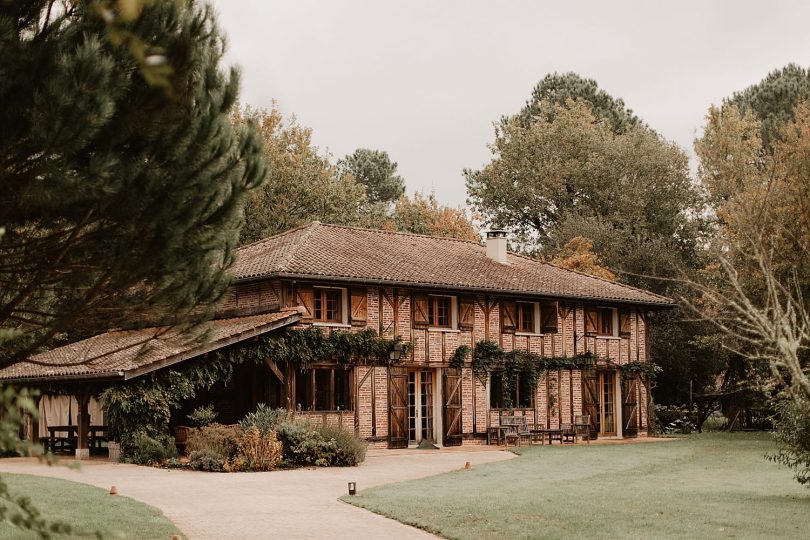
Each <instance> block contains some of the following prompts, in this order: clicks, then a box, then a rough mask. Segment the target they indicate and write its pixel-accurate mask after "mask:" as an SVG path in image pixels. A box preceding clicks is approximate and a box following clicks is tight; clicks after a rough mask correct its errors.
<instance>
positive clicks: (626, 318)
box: [619, 311, 630, 337]
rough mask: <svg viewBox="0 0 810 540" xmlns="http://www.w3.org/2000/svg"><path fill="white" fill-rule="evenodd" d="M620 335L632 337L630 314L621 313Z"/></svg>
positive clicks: (626, 312) (627, 312)
mask: <svg viewBox="0 0 810 540" xmlns="http://www.w3.org/2000/svg"><path fill="white" fill-rule="evenodd" d="M619 335H620V336H622V337H630V312H629V311H619Z"/></svg>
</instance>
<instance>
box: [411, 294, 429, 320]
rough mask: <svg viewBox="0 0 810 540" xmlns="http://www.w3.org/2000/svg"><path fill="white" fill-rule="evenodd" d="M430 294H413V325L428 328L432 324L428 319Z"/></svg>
mask: <svg viewBox="0 0 810 540" xmlns="http://www.w3.org/2000/svg"><path fill="white" fill-rule="evenodd" d="M429 307H430V305H429V304H428V295H426V294H421V293H415V294H414V295H413V310H412V311H413V327H414V328H427V327H428V325H429V324H430V321H429V319H428V309H429Z"/></svg>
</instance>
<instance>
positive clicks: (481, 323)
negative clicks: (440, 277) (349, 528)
mask: <svg viewBox="0 0 810 540" xmlns="http://www.w3.org/2000/svg"><path fill="white" fill-rule="evenodd" d="M284 287H285V285H284V284H278V283H277V284H276V286H275V287H273V286H270V285H269V284H267V285H266V286H257V285H256V284H250V286H241V285H240V286H237V287H236V288H235V290H234V291H233V292H232V294H231V295H229V297H228V300H227V302H226V305H228V306H234V307H243V306H252V305H255V304H256V303H261V302H270V301H278V299H279V298H283V299H285V300H286V298H287V297H286V295H285V294H284V290H285V289H284ZM474 300H475V301H474V324H473V327H472V329H469V330H464V331H439V330H431V329H423V328H413V327H412V324H411V318H412V309H411V293H410V291H408V290H405V289H397V288H393V287H367V322H366V327H368V328H372V329H374V330H375V331H377V332H380V333H381V334H382V335H385V336H387V337H394V336H395V335H399V336H401V337H402V338H403V339H404V340H405V341H407V342H409V343H410V344H411V354H410V356H409V357H408V358H406V359H404V362H405V364H406V365H410V366H414V367H422V368H433V367H446V366H447V362H448V361H449V359H450V357H451V356H452V354H453V353H454V351H455V350H456V348H457V347H458V346H459V345H467V346H473V345H474V344H475V343H477V342H478V341H481V340H483V339H490V340H493V341H496V342H498V343H500V344H501V346H502V347H503V348H504V349H505V350H507V351H509V350H513V349H514V350H529V351H532V352H534V353H536V354H540V355H543V356H547V357H550V356H573V355H574V354H577V353H584V352H587V351H590V352H593V353H595V354H597V355H598V356H609V357H610V358H612V359H613V360H614V361H615V362H617V363H619V364H624V363H627V362H631V361H635V360H637V359H638V360H645V359H646V358H647V352H646V351H647V347H646V343H645V340H646V324H645V320H644V317H643V315H639V314H638V313H637V311H636V310H633V311H632V314H631V320H630V335H629V336H628V337H622V338H602V337H593V336H588V337H585V305H584V304H583V303H581V302H567V301H560V303H559V318H558V332H557V333H556V334H550V335H516V334H513V333H502V332H501V331H500V330H501V321H500V303H499V302H498V299H497V298H493V297H485V296H476V297H475V299H474ZM361 328H362V327H361ZM357 329H359V328H357ZM370 371H371V372H372V373H371V374H369V372H370ZM367 374H369V375H368V376H366V375H367ZM355 381H356V382H357V387H356V396H355V398H356V399H355V407H356V413H353V414H355V417H354V418H353V420H352V421H353V425H354V426H355V427H356V429H357V431H358V433H359V434H360V435H361V436H362V437H365V438H368V439H373V440H374V441H375V444H382V445H384V441H381V439H384V438H385V437H387V435H388V374H387V368H385V367H376V368H371V367H366V366H360V367H357V368H355ZM361 381H362V384H361ZM434 385H435V386H436V387H437V388H439V389H440V388H441V381H440V380H439V378H438V376H437V377H436V378H435V379H434ZM646 398H647V396H646V390H645V391H643V392H642V396H641V399H640V400H639V406H640V408H641V411H642V416H643V420H642V426H646V425H647V419H646V413H647V411H646V406H647V404H646ZM372 401H373V404H374V406H373V411H372ZM617 402H618V400H617ZM462 411H463V412H462V429H463V434H464V437H465V440H470V439H471V438H472V437H475V436H477V437H479V438H480V437H484V436H485V435H486V431H487V427H488V426H489V425H492V424H495V423H497V422H498V417H499V416H500V415H501V414H503V413H502V411H497V410H490V407H489V393H488V385H487V384H486V382H481V381H479V380H477V379H476V378H475V377H474V376H473V374H472V371H471V370H470V369H465V370H463V372H462ZM372 413H373V414H372ZM344 414H346V413H344ZM516 414H520V415H525V416H526V417H527V420H528V421H529V422H530V425H535V423H536V425H538V426H539V427H545V426H549V427H557V426H559V424H560V423H566V422H571V421H572V420H573V417H574V416H577V415H580V414H582V376H581V373H580V372H579V371H577V370H561V371H559V372H551V373H547V374H544V375H543V376H542V377H541V378H540V379H539V381H538V385H537V389H536V393H535V400H534V404H533V406H532V407H530V408H527V409H521V410H518V411H516ZM641 431H642V432H643V431H644V429H641ZM437 438H438V439H441V434H437Z"/></svg>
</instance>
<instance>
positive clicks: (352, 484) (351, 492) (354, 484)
mask: <svg viewBox="0 0 810 540" xmlns="http://www.w3.org/2000/svg"><path fill="white" fill-rule="evenodd" d="M349 495H357V482H349Z"/></svg>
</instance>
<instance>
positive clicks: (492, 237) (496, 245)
mask: <svg viewBox="0 0 810 540" xmlns="http://www.w3.org/2000/svg"><path fill="white" fill-rule="evenodd" d="M487 257H489V258H490V259H492V260H493V261H498V262H499V263H502V264H506V231H501V230H492V231H487Z"/></svg>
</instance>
